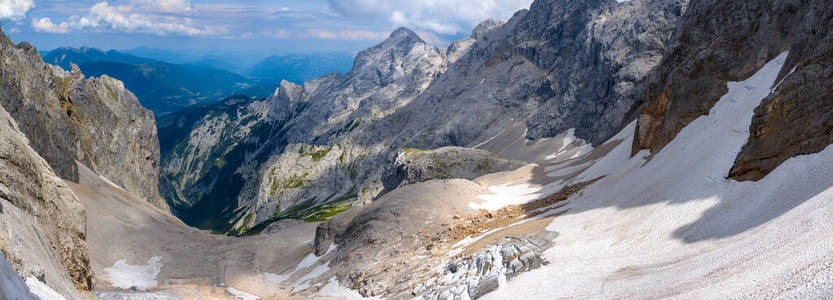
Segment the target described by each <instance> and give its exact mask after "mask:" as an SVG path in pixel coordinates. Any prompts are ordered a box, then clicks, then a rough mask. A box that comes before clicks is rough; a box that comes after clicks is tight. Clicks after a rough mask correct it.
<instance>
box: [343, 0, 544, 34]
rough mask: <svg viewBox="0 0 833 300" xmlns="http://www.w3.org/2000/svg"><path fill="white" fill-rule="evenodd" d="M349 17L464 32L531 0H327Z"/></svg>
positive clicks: (448, 31) (527, 4)
mask: <svg viewBox="0 0 833 300" xmlns="http://www.w3.org/2000/svg"><path fill="white" fill-rule="evenodd" d="M328 2H329V4H330V7H332V8H333V9H334V10H336V11H338V12H340V13H341V14H343V15H345V16H349V17H365V18H366V17H375V18H377V19H379V21H382V22H387V23H389V24H390V25H393V26H406V27H411V28H412V29H421V30H428V31H432V32H435V33H437V34H442V35H456V34H460V33H466V32H468V31H469V30H471V28H473V27H474V26H475V25H476V24H477V23H479V22H481V21H483V20H486V19H488V18H500V19H508V18H509V17H511V16H512V15H513V14H514V13H515V12H517V11H518V10H521V9H524V8H529V5H530V4H531V3H532V0H425V1H413V0H328Z"/></svg>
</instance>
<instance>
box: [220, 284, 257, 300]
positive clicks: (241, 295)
mask: <svg viewBox="0 0 833 300" xmlns="http://www.w3.org/2000/svg"><path fill="white" fill-rule="evenodd" d="M226 292H228V293H229V294H231V295H232V296H234V299H240V300H257V299H260V297H258V296H255V295H252V294H249V293H246V292H244V291H241V290H238V289H235V288H233V287H227V288H226Z"/></svg>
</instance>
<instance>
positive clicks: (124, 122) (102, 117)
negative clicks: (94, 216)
mask: <svg viewBox="0 0 833 300" xmlns="http://www.w3.org/2000/svg"><path fill="white" fill-rule="evenodd" d="M0 78H2V85H0V105H2V106H3V107H4V108H5V109H6V110H7V111H8V112H9V114H11V115H12V116H13V117H14V118H15V119H16V120H17V122H18V124H20V128H21V130H22V131H23V132H24V133H25V134H26V136H27V137H28V138H29V140H30V144H31V146H32V148H33V149H35V151H37V152H38V153H39V154H40V155H41V156H42V157H43V158H44V159H46V161H47V162H49V164H50V166H52V168H53V169H54V170H55V172H56V173H57V174H58V175H59V176H61V177H62V178H66V179H69V180H73V181H77V179H78V170H77V167H76V165H75V161H76V160H78V161H81V162H82V163H84V164H85V165H86V166H88V167H89V168H90V169H92V170H93V171H95V172H96V173H98V174H100V175H103V176H105V177H106V178H108V179H110V180H111V181H113V182H114V183H116V184H118V185H120V186H122V187H124V188H125V189H127V190H128V191H130V192H132V193H134V194H136V195H138V196H140V197H142V198H144V199H146V200H147V201H149V202H150V203H152V204H154V205H156V206H158V207H160V208H165V209H166V208H167V205H166V203H165V201H164V200H163V199H162V198H161V197H160V196H159V192H158V187H157V186H158V173H159V142H158V139H157V136H156V124H155V120H154V117H153V114H152V113H151V112H150V111H148V110H147V109H145V108H143V107H142V106H141V105H140V104H139V101H138V100H137V99H136V97H135V96H134V95H133V94H132V93H130V92H129V91H127V90H125V89H124V85H123V84H122V82H120V81H118V80H115V79H113V78H110V77H107V76H102V77H101V78H90V79H85V78H84V75H83V74H81V72H80V71H79V70H78V69H77V68H76V69H73V71H72V72H65V71H63V70H61V69H59V68H57V67H52V66H50V65H47V64H44V63H43V61H42V60H41V57H40V55H39V54H38V53H37V50H35V48H34V47H32V46H31V45H29V44H28V43H25V42H23V43H21V44H19V45H14V44H12V42H11V40H10V39H9V38H8V37H6V36H5V35H2V32H0Z"/></svg>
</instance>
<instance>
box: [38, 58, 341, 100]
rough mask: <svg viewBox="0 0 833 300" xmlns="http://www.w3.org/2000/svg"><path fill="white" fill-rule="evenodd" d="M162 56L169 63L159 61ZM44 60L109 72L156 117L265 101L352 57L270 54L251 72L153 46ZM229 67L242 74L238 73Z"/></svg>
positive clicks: (87, 71)
mask: <svg viewBox="0 0 833 300" xmlns="http://www.w3.org/2000/svg"><path fill="white" fill-rule="evenodd" d="M128 52H133V53H128ZM135 53H144V54H147V55H148V56H150V57H152V58H150V57H144V56H139V55H136V54H135ZM162 57H170V60H167V59H166V60H161V59H159V58H162ZM43 59H44V61H45V62H47V63H49V64H54V65H57V66H60V67H61V68H63V69H65V70H70V69H71V66H72V64H76V65H78V66H79V68H80V69H81V71H82V72H83V73H84V74H85V75H87V76H95V77H99V76H101V75H104V74H106V75H109V76H111V77H114V78H116V79H119V80H121V81H123V82H124V84H125V86H126V87H127V88H128V89H130V90H131V91H133V92H134V93H135V94H136V96H137V97H138V98H139V100H140V101H141V103H142V105H143V106H145V107H147V108H148V109H150V110H152V111H153V112H154V113H155V114H157V115H159V114H166V113H169V112H173V111H176V110H179V109H181V108H184V107H188V106H191V105H195V104H210V103H214V102H217V101H219V100H222V99H224V98H226V97H228V96H231V95H247V96H253V97H257V98H263V97H266V96H268V95H270V94H272V93H273V92H274V90H275V88H276V87H277V86H278V84H279V82H280V80H284V79H285V80H289V81H293V82H297V83H302V82H304V81H306V80H308V79H311V78H314V77H317V76H320V75H323V74H327V73H332V72H346V71H347V70H349V69H350V67H351V66H352V57H351V56H350V55H349V54H302V55H285V56H270V57H267V58H266V59H264V60H262V61H260V62H259V63H256V64H255V65H254V66H252V67H248V68H247V67H246V66H245V65H242V64H241V63H240V62H237V63H235V62H233V60H229V59H223V58H222V57H219V56H213V57H212V56H198V55H196V54H189V53H180V52H176V51H169V50H161V49H152V48H146V49H134V50H129V51H117V50H109V51H104V50H100V49H96V48H89V47H82V48H70V47H61V48H58V49H55V50H52V51H49V52H45V53H44V54H43ZM243 63H246V62H243ZM229 69H236V70H243V71H240V72H238V73H235V72H232V71H229ZM240 73H243V74H240Z"/></svg>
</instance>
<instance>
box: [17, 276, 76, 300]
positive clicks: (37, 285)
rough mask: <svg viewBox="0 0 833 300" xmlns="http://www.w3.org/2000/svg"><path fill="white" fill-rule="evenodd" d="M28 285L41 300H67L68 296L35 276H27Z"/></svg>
mask: <svg viewBox="0 0 833 300" xmlns="http://www.w3.org/2000/svg"><path fill="white" fill-rule="evenodd" d="M26 285H27V286H28V287H29V290H30V291H31V292H32V294H35V295H37V296H38V297H40V298H41V300H66V299H67V298H66V297H64V296H63V295H61V294H59V293H58V292H56V291H55V290H53V289H52V288H51V287H49V286H48V285H46V283H43V282H41V281H40V280H38V279H37V278H35V277H31V276H29V277H26Z"/></svg>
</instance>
